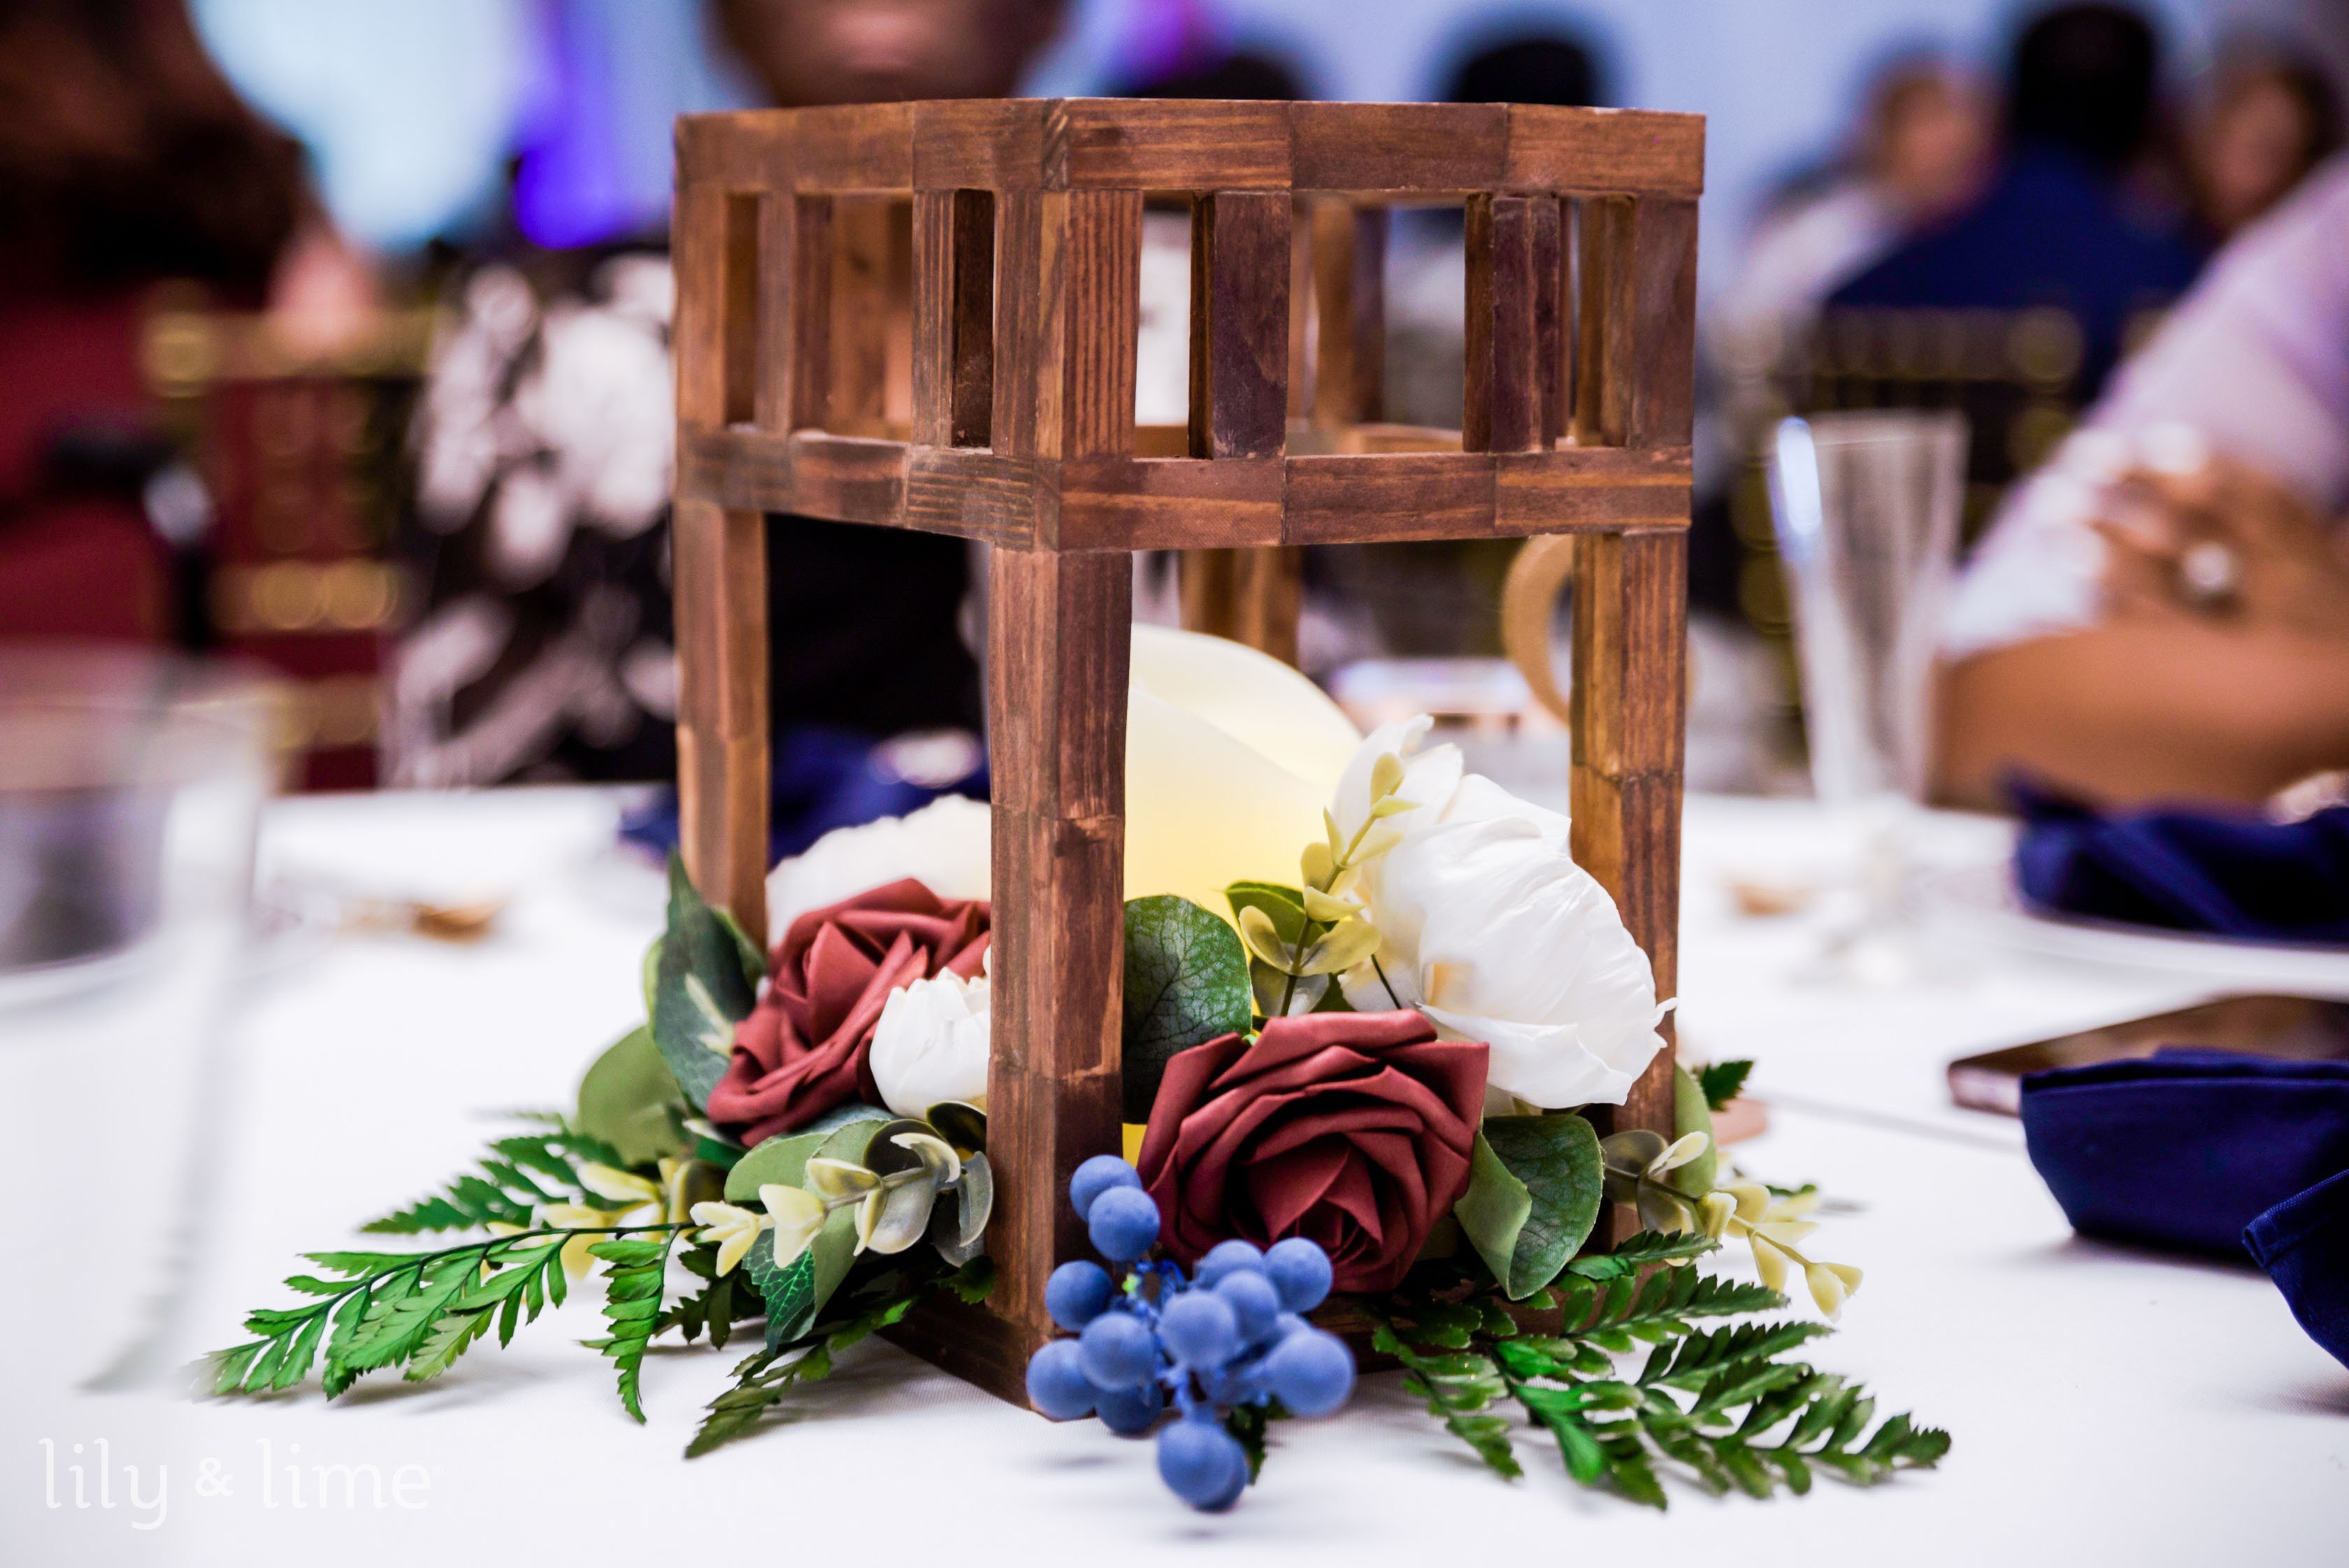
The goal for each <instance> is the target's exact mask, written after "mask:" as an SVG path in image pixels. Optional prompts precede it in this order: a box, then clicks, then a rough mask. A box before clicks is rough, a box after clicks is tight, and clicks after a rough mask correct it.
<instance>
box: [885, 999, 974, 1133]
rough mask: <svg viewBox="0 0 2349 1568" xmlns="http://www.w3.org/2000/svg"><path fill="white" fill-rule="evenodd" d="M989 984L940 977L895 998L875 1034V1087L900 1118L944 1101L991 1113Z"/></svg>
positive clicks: (919, 1112)
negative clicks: (954, 1101) (988, 1058)
mask: <svg viewBox="0 0 2349 1568" xmlns="http://www.w3.org/2000/svg"><path fill="white" fill-rule="evenodd" d="M987 987H988V979H987V976H986V975H979V976H978V978H977V979H975V980H965V979H964V978H963V977H962V976H961V975H954V974H945V975H933V976H931V977H930V978H928V979H926V980H916V981H915V982H914V983H913V984H912V985H905V986H902V987H900V988H899V989H897V990H895V991H892V992H890V993H889V1000H888V1001H887V1002H885V1003H884V1004H883V1005H882V1008H881V1021H880V1022H879V1023H878V1024H876V1025H874V1029H873V1055H872V1065H873V1082H874V1085H875V1086H876V1087H878V1088H879V1089H880V1090H881V1101H882V1103H883V1104H884V1105H886V1106H887V1107H888V1108H889V1109H891V1110H894V1111H895V1112H896V1113H897V1114H898V1115H899V1116H915V1117H918V1116H925V1115H927V1114H928V1112H929V1109H930V1107H932V1106H934V1105H936V1104H937V1103H939V1102H940V1101H941V1100H949V1099H958V1100H961V1101H963V1102H964V1103H966V1104H968V1105H975V1106H978V1108H979V1109H982V1110H984V1109H986V1108H987V1042H988V999H987Z"/></svg>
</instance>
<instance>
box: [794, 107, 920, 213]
mask: <svg viewBox="0 0 2349 1568" xmlns="http://www.w3.org/2000/svg"><path fill="white" fill-rule="evenodd" d="M792 180H793V183H794V184H795V185H796V186H797V187H798V189H800V190H802V191H820V192H823V193H825V194H831V195H845V194H851V193H857V194H873V195H905V194H909V193H910V192H911V191H913V189H914V106H913V105H911V104H904V103H879V104H846V105H837V106H833V107H829V108H803V109H800V110H798V111H797V112H796V113H795V115H794V116H793V124H792Z"/></svg>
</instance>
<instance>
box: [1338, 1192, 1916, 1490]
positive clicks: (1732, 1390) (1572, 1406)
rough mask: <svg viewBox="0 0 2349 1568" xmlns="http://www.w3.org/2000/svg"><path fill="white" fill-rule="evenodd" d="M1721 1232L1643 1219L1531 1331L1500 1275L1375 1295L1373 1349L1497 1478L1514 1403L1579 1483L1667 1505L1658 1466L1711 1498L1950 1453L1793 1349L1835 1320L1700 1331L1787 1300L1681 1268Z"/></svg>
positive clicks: (1505, 1469) (1871, 1477) (1583, 1264)
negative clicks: (1644, 1228) (1647, 1225)
mask: <svg viewBox="0 0 2349 1568" xmlns="http://www.w3.org/2000/svg"><path fill="white" fill-rule="evenodd" d="M1716 1244H1717V1243H1714V1242H1713V1241H1712V1240H1711V1239H1710V1238H1708V1237H1705V1236H1703V1235H1702V1234H1689V1233H1682V1234H1671V1235H1666V1234H1659V1233H1652V1232H1648V1233H1641V1234H1640V1235H1637V1236H1634V1237H1632V1238H1631V1239H1630V1240H1629V1241H1628V1242H1626V1243H1623V1244H1622V1245H1621V1246H1619V1247H1618V1248H1617V1249H1616V1250H1615V1251H1614V1252H1613V1253H1609V1254H1602V1255H1598V1256H1593V1257H1587V1258H1578V1259H1576V1260H1575V1261H1574V1262H1573V1263H1572V1264H1568V1268H1567V1272H1566V1274H1564V1275H1563V1276H1561V1278H1560V1280H1559V1282H1558V1283H1557V1284H1556V1285H1554V1286H1551V1287H1549V1288H1547V1289H1546V1290H1545V1291H1543V1292H1541V1293H1539V1295H1537V1298H1536V1300H1537V1304H1541V1305H1549V1306H1552V1307H1554V1308H1556V1309H1557V1312H1558V1315H1559V1325H1560V1326H1559V1330H1558V1332H1557V1333H1555V1334H1550V1333H1543V1332H1540V1331H1537V1330H1536V1329H1534V1328H1531V1327H1529V1326H1526V1323H1525V1322H1524V1321H1523V1320H1522V1319H1521V1318H1520V1317H1519V1316H1518V1315H1516V1314H1513V1313H1512V1312H1511V1311H1509V1310H1508V1307H1507V1305H1506V1303H1505V1302H1504V1301H1503V1300H1502V1298H1501V1297H1500V1295H1498V1293H1497V1292H1496V1291H1495V1290H1494V1289H1493V1287H1491V1286H1490V1285H1489V1284H1479V1285H1476V1286H1473V1287H1472V1288H1471V1289H1469V1290H1468V1291H1467V1292H1466V1293H1465V1294H1464V1295H1456V1294H1453V1292H1452V1291H1450V1290H1446V1291H1444V1292H1442V1293H1440V1294H1438V1293H1433V1292H1431V1291H1429V1290H1427V1289H1425V1288H1422V1289H1421V1290H1420V1293H1419V1294H1416V1295H1410V1294H1406V1295H1398V1296H1396V1297H1394V1298H1392V1299H1390V1300H1387V1301H1384V1302H1379V1303H1371V1304H1366V1307H1365V1310H1367V1311H1368V1312H1369V1313H1370V1314H1371V1321H1372V1324H1373V1330H1372V1336H1371V1342H1372V1346H1373V1347H1374V1348H1376V1349H1378V1350H1379V1351H1381V1352H1383V1353H1384V1354H1386V1355H1389V1356H1392V1357H1395V1358H1396V1359H1397V1360H1399V1361H1401V1362H1402V1365H1403V1367H1404V1369H1405V1374H1406V1384H1405V1386H1406V1387H1408V1388H1410V1390H1411V1391H1412V1392H1413V1394H1414V1395H1415V1396H1417V1397H1419V1398H1423V1399H1424V1400H1425V1401H1426V1402H1427V1407H1428V1410H1429V1412H1430V1414H1432V1415H1433V1416H1435V1417H1436V1418H1438V1419H1440V1420H1442V1421H1443V1423H1444V1427H1445V1429H1447V1430H1448V1431H1450V1432H1452V1433H1453V1435H1454V1436H1455V1437H1457V1438H1459V1439H1461V1440H1462V1441H1463V1442H1464V1443H1466V1444H1467V1445H1468V1447H1469V1448H1470V1449H1472V1450H1473V1451H1474V1452H1475V1454H1476V1455H1477V1456H1478V1458H1480V1459H1482V1460H1484V1461H1485V1464H1486V1465H1487V1466H1489V1467H1490V1468H1491V1469H1492V1470H1495V1471H1496V1472H1497V1473H1499V1474H1501V1475H1503V1476H1506V1477H1509V1478H1513V1479H1514V1478H1516V1477H1518V1476H1520V1475H1522V1474H1523V1473H1524V1471H1523V1467H1522V1466H1521V1465H1520V1464H1519V1463H1518V1461H1517V1458H1516V1450H1515V1446H1514V1444H1513V1442H1512V1440H1511V1433H1512V1429H1513V1425H1514V1423H1513V1422H1512V1421H1511V1420H1510V1419H1509V1418H1508V1417H1507V1416H1506V1415H1504V1414H1503V1413H1502V1412H1501V1408H1500V1407H1503V1406H1506V1405H1508V1404H1512V1403H1514V1404H1515V1405H1516V1406H1517V1407H1518V1408H1520V1409H1522V1410H1523V1412H1524V1413H1525V1416H1526V1418H1528V1419H1530V1420H1531V1421H1532V1422H1533V1423H1535V1424H1536V1425H1537V1426H1539V1427H1541V1428H1542V1429H1544V1430H1546V1431H1547V1432H1548V1433H1549V1434H1550V1435H1551V1436H1552V1437H1553V1438H1554V1439H1556V1440H1557V1445H1558V1450H1559V1454H1560V1457H1561V1459H1562V1460H1563V1461H1564V1464H1565V1468H1566V1470H1567V1473H1568V1475H1569V1476H1571V1477H1572V1478H1573V1479H1574V1480H1577V1481H1578V1482H1580V1483H1582V1484H1583V1485H1586V1486H1599V1485H1605V1486H1609V1487H1611V1488H1612V1489H1613V1490H1615V1491H1618V1492H1619V1493H1620V1494H1622V1495H1623V1496H1625V1497H1628V1498H1630V1499H1631V1500H1632V1501H1635V1502H1640V1503H1645V1504H1647V1505H1649V1506H1651V1507H1654V1508H1660V1509H1661V1508H1662V1507H1664V1506H1665V1504H1666V1499H1665V1493H1664V1490H1663V1486H1662V1483H1661V1480H1660V1477H1659V1470H1660V1467H1667V1466H1671V1467H1677V1468H1678V1469H1679V1470H1681V1471H1682V1472H1683V1473H1685V1474H1686V1475H1687V1476H1688V1478H1689V1479H1691V1480H1694V1481H1695V1482H1696V1484H1697V1485H1699V1486H1701V1487H1702V1488H1703V1489H1704V1490H1706V1491H1711V1492H1713V1493H1716V1494H1718V1493H1721V1492H1724V1491H1729V1490H1731V1489H1732V1488H1735V1489H1737V1490H1739V1491H1744V1492H1745V1493H1747V1494H1748V1495H1750V1496H1754V1497H1768V1496H1770V1495H1771V1494H1772V1493H1774V1492H1775V1491H1777V1490H1778V1488H1779V1487H1781V1486H1784V1487H1785V1489H1786V1490H1787V1491H1792V1492H1795V1493H1797V1494H1799V1493H1803V1492H1806V1491H1809V1490H1810V1486H1811V1480H1812V1477H1813V1475H1814V1473H1815V1471H1816V1470H1817V1469H1820V1468H1824V1469H1826V1470H1830V1471H1832V1472H1833V1473H1835V1474H1837V1475H1838V1476H1840V1477H1842V1478H1843V1479H1844V1480H1847V1481H1850V1482H1852V1483H1854V1484H1856V1485H1861V1486H1868V1485H1873V1484H1875V1483H1877V1482H1878V1481H1881V1480H1887V1479H1889V1477H1890V1476H1891V1475H1892V1474H1893V1472H1894V1471H1896V1470H1900V1469H1904V1468H1924V1469H1929V1468H1930V1467H1931V1466H1933V1465H1934V1464H1936V1463H1938V1462H1939V1461H1940V1458H1941V1456H1942V1455H1943V1454H1945V1453H1947V1452H1948V1451H1949V1447H1950V1439H1949V1434H1948V1433H1946V1432H1942V1431H1940V1430H1937V1429H1932V1428H1929V1427H1920V1426H1917V1425H1915V1424H1914V1423H1913V1422H1912V1421H1911V1420H1910V1418H1909V1417H1907V1416H1905V1415H1902V1416H1895V1417H1893V1418H1890V1419H1889V1420H1886V1421H1884V1422H1882V1423H1880V1424H1878V1425H1877V1426H1876V1427H1875V1428H1874V1429H1873V1431H1871V1430H1870V1429H1869V1423H1870V1421H1871V1420H1873V1418H1874V1416H1875V1408H1876V1407H1875V1401H1874V1400H1873V1399H1871V1398H1868V1397H1867V1396H1866V1395H1865V1394H1864V1393H1863V1392H1862V1390H1861V1389H1860V1388H1859V1387H1858V1386H1857V1385H1856V1384H1853V1383H1849V1382H1847V1381H1846V1380H1845V1379H1844V1378H1842V1377H1836V1376H1834V1375H1832V1374H1829V1373H1825V1372H1821V1371H1818V1370H1817V1369H1816V1368H1815V1367H1811V1366H1809V1365H1807V1364H1806V1363H1804V1362H1800V1361H1795V1360H1792V1359H1789V1356H1790V1354H1791V1353H1792V1352H1793V1351H1795V1350H1796V1349H1798V1348H1799V1347H1800V1346H1803V1345H1805V1344H1806V1343H1808V1342H1809V1341H1811V1340H1813V1339H1816V1338H1819V1337H1821V1336H1825V1335H1827V1334H1829V1333H1832V1332H1833V1330H1832V1329H1831V1328H1829V1327H1828V1326H1826V1324H1823V1323H1813V1322H1777V1323H1766V1322H1765V1323H1744V1324H1736V1325H1732V1326H1724V1327H1718V1328H1704V1327H1700V1326H1699V1324H1700V1323H1701V1322H1702V1320H1705V1319H1713V1318H1723V1317H1731V1316H1738V1315H1744V1314H1748V1313H1755V1312H1765V1311H1771V1310H1775V1309H1777V1308H1780V1307H1783V1306H1785V1305H1786V1300H1785V1296H1783V1295H1779V1294H1778V1293H1777V1292H1776V1291H1775V1290H1771V1289H1768V1288H1767V1287H1764V1286H1761V1285H1748V1284H1737V1283H1734V1282H1732V1281H1728V1280H1724V1279H1722V1278H1720V1277H1719V1276H1716V1275H1711V1274H1703V1273H1702V1272H1701V1271H1699V1270H1697V1269H1694V1268H1690V1267H1685V1266H1679V1265H1684V1264H1687V1263H1688V1262H1689V1261H1690V1260H1691V1259H1692V1258H1694V1257H1696V1256H1699V1255H1701V1254H1702V1253H1706V1252H1710V1251H1711V1250H1713V1247H1714V1246H1715V1245H1716ZM1643 1275H1644V1279H1643V1277H1642V1276H1643ZM1641 1343H1645V1344H1647V1345H1649V1346H1652V1348H1651V1349H1650V1351H1649V1353H1648V1355H1647V1357H1646V1359H1645V1361H1644V1363H1643V1364H1642V1365H1641V1366H1640V1367H1639V1368H1638V1369H1637V1370H1636V1371H1629V1370H1628V1369H1627V1368H1626V1367H1623V1366H1621V1365H1620V1364H1619V1362H1618V1360H1617V1357H1619V1356H1622V1355H1624V1354H1626V1353H1628V1352H1631V1351H1633V1350H1635V1349H1636V1348H1637V1346H1639V1345H1640V1344H1641Z"/></svg>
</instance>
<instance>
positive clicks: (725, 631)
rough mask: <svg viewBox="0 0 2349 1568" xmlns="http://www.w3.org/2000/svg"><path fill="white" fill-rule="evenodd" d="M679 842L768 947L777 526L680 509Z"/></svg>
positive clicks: (741, 514) (706, 888)
mask: <svg viewBox="0 0 2349 1568" xmlns="http://www.w3.org/2000/svg"><path fill="white" fill-rule="evenodd" d="M671 520H672V521H671V524H670V540H671V549H672V551H673V552H674V568H673V569H674V571H675V573H676V583H677V606H678V610H677V641H678V785H679V790H678V839H679V841H680V845H681V848H682V849H683V851H684V854H685V864H686V871H687V872H688V874H689V875H691V877H692V878H693V882H694V886H695V887H697V888H698V889H699V890H700V892H701V894H702V896H703V897H705V898H707V899H708V900H709V902H710V903H714V904H718V905H719V906H720V907H722V908H725V909H728V910H730V911H732V912H733V914H734V917H735V918H736V919H737V920H739V921H740V922H741V923H742V928H743V930H745V931H746V932H748V933H750V937H751V940H752V941H754V942H759V943H761V944H763V943H764V942H765V933H766V926H767V895H766V885H767V883H766V878H767V803H768V784H767V776H768V767H769V763H768V757H767V723H768V720H767V529H766V516H765V514H764V513H762V512H755V511H721V510H719V508H717V507H715V506H712V505H710V504H709V503H708V502H706V501H679V502H678V504H677V506H676V507H675V508H674V509H673V510H672V512H671Z"/></svg>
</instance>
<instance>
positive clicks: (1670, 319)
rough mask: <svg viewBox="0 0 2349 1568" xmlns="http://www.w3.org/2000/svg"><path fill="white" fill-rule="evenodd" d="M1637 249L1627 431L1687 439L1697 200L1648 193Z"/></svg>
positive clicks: (1640, 208) (1645, 439) (1650, 443)
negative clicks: (1651, 195) (1632, 359)
mask: <svg viewBox="0 0 2349 1568" xmlns="http://www.w3.org/2000/svg"><path fill="white" fill-rule="evenodd" d="M1630 251H1631V274H1632V276H1631V284H1630V295H1631V297H1630V303H1629V306H1628V309H1629V311H1630V333H1631V344H1632V348H1631V352H1632V355H1633V356H1634V368H1633V370H1632V373H1631V374H1630V377H1629V379H1630V391H1629V393H1628V402H1629V407H1628V409H1627V412H1626V418H1625V425H1624V431H1623V439H1624V442H1625V444H1626V445H1629V446H1634V447H1684V446H1686V445H1688V442H1689V431H1690V427H1691V423H1692V418H1693V414H1694V410H1695V392H1694V379H1695V375H1694V359H1695V354H1696V203H1695V202H1694V201H1664V200H1661V199H1659V198H1654V197H1648V198H1642V199H1641V200H1640V202H1639V203H1638V205H1637V207H1636V209H1635V217H1634V227H1633V232H1632V239H1631V245H1630Z"/></svg>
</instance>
